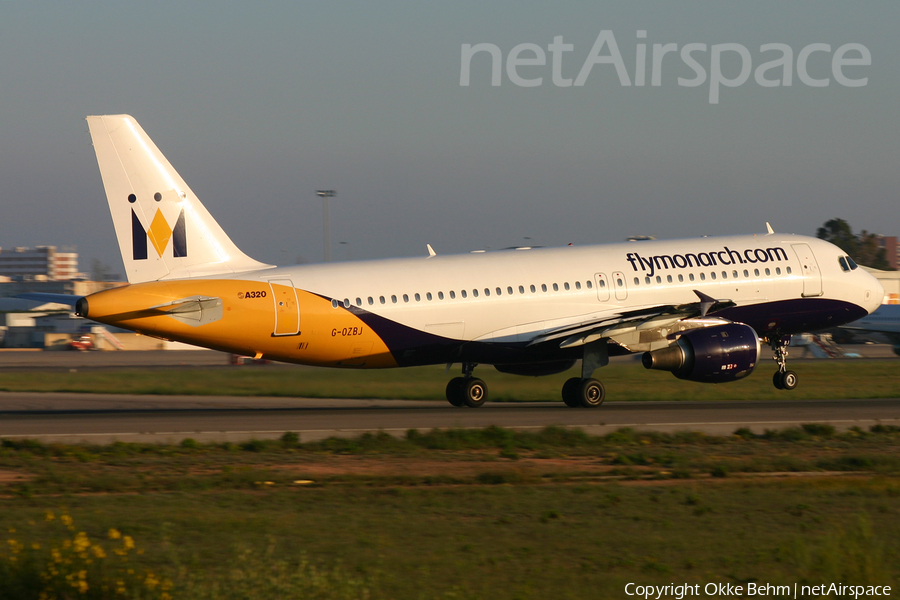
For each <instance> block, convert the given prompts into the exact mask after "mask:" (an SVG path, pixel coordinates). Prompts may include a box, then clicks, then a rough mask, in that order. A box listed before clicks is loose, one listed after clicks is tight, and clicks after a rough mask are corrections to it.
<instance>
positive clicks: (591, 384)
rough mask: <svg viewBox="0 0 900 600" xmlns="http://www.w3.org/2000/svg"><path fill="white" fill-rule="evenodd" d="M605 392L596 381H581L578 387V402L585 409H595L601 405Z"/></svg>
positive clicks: (601, 385)
mask: <svg viewBox="0 0 900 600" xmlns="http://www.w3.org/2000/svg"><path fill="white" fill-rule="evenodd" d="M605 397H606V390H605V389H604V388H603V384H602V383H600V382H599V381H597V380H596V379H582V380H581V382H580V383H579V386H578V402H579V403H580V404H581V406H583V407H585V408H596V407H598V406H600V405H601V404H603V399H604V398H605Z"/></svg>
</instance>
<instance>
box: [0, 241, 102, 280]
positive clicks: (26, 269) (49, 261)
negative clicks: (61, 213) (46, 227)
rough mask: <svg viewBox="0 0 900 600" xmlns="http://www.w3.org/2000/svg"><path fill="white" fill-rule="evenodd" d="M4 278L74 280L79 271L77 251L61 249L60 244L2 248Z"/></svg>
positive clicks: (0, 264)
mask: <svg viewBox="0 0 900 600" xmlns="http://www.w3.org/2000/svg"><path fill="white" fill-rule="evenodd" d="M0 277H8V278H9V280H12V281H71V280H72V279H84V274H82V273H79V272H78V253H77V252H58V251H57V250H56V246H38V247H37V248H21V247H20V248H12V249H3V248H0Z"/></svg>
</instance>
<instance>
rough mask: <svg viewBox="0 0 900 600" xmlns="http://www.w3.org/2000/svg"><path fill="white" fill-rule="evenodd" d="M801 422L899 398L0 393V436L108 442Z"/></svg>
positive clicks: (854, 417) (855, 420)
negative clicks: (595, 400)
mask: <svg viewBox="0 0 900 600" xmlns="http://www.w3.org/2000/svg"><path fill="white" fill-rule="evenodd" d="M803 423H827V424H831V425H833V426H834V427H835V428H837V429H839V430H842V429H848V428H850V427H853V426H859V427H862V428H864V429H867V428H868V427H870V426H871V425H874V424H876V423H882V424H886V425H895V426H900V398H883V399H874V400H872V399H866V400H852V399H850V400H795V401H792V400H779V401H765V402H755V401H743V402H608V403H606V404H604V405H603V406H602V407H601V408H599V409H591V410H589V409H571V408H568V407H566V406H564V405H563V404H562V403H561V402H559V403H551V402H535V403H488V404H485V405H484V406H483V407H481V408H479V409H467V408H453V407H451V406H450V405H449V404H446V403H444V402H425V401H406V400H341V399H325V400H323V399H308V398H249V397H231V396H218V397H197V396H137V395H121V394H37V393H11V392H6V393H0V438H32V439H38V440H41V441H43V442H48V443H49V442H62V443H92V444H108V443H112V442H114V441H122V442H150V443H178V442H180V441H181V440H183V439H184V438H188V437H190V438H193V439H195V440H197V441H204V442H211V441H220V442H221V441H232V442H241V441H247V440H249V439H254V438H255V439H272V438H278V437H280V436H281V435H282V434H283V433H284V432H287V431H292V432H296V433H298V434H299V436H300V439H301V441H304V442H308V441H314V440H319V439H324V438H327V437H329V436H342V437H352V436H357V435H360V434H362V433H364V432H378V431H384V432H387V433H389V434H392V435H403V434H405V432H406V431H407V430H408V429H412V428H415V429H419V430H423V431H424V430H429V429H433V428H451V427H460V428H481V427H488V426H490V425H496V426H499V427H505V428H511V429H520V430H537V429H542V428H544V427H546V426H548V425H560V426H565V427H577V428H580V429H582V430H584V431H585V432H587V433H589V434H592V435H600V434H605V433H609V432H611V431H615V430H616V429H619V428H621V427H633V428H635V429H640V430H650V431H663V432H676V431H702V432H704V433H707V434H711V435H727V434H730V433H732V432H734V431H735V430H736V429H738V428H740V427H747V428H749V429H751V430H752V431H754V432H756V433H763V432H764V431H765V430H766V429H782V428H785V427H790V426H797V425H800V424H803Z"/></svg>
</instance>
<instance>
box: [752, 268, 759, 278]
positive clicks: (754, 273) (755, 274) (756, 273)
mask: <svg viewBox="0 0 900 600" xmlns="http://www.w3.org/2000/svg"><path fill="white" fill-rule="evenodd" d="M753 276H754V277H759V269H753Z"/></svg>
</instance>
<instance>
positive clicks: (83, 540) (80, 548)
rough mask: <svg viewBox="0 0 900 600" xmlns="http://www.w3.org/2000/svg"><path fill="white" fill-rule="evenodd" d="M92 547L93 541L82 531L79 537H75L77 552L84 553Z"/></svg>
mask: <svg viewBox="0 0 900 600" xmlns="http://www.w3.org/2000/svg"><path fill="white" fill-rule="evenodd" d="M90 547H91V541H90V540H89V539H88V536H87V534H86V533H85V532H83V531H80V532H79V533H78V535H76V536H75V552H78V553H82V552H85V551H86V550H87V549H88V548H90Z"/></svg>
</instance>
